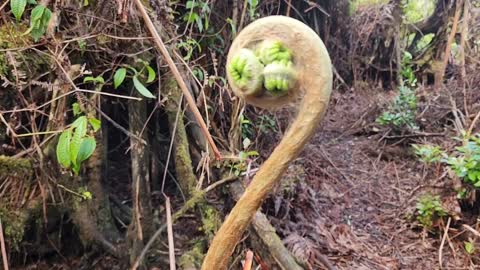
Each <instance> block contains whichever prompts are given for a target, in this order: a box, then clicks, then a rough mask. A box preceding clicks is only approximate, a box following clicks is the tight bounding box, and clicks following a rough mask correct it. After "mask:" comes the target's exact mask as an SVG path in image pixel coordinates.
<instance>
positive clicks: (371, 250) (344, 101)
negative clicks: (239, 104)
mask: <svg viewBox="0 0 480 270" xmlns="http://www.w3.org/2000/svg"><path fill="white" fill-rule="evenodd" d="M392 92H393V91H385V90H383V89H368V91H367V90H351V91H347V92H343V93H340V92H335V93H334V94H333V96H332V99H331V102H330V106H329V109H328V112H327V115H326V117H325V119H324V120H323V122H322V124H321V126H320V127H319V129H318V131H317V133H316V135H315V136H314V137H313V139H312V140H311V142H310V143H309V144H308V145H307V146H306V148H305V151H304V152H303V154H302V155H301V156H300V157H299V158H298V159H297V161H296V162H295V163H294V164H293V165H292V166H291V167H290V169H289V171H288V172H287V174H286V176H285V177H284V181H283V185H282V186H283V188H277V191H276V192H275V194H274V195H272V196H270V198H269V199H268V200H267V201H266V203H264V205H263V210H262V211H263V212H264V213H266V214H267V216H268V217H269V219H270V221H271V222H272V224H273V225H274V227H275V228H276V229H277V232H278V233H279V234H280V236H281V237H282V238H283V239H284V242H285V243H286V245H287V246H288V248H289V249H290V250H293V253H294V254H295V255H296V256H297V257H300V258H302V257H303V258H306V259H307V260H308V261H310V262H312V261H313V262H314V263H313V264H312V265H311V266H312V269H326V268H324V266H323V264H322V263H321V260H320V259H319V258H320V257H322V256H325V257H327V258H328V259H329V260H330V261H331V263H332V264H333V265H334V266H335V267H337V269H339V270H342V269H345V270H377V269H378V270H387V269H388V270H396V269H408V270H416V269H419V270H420V269H422V270H424V269H428V270H429V269H440V268H441V266H440V263H439V260H440V258H439V257H441V261H442V267H443V268H442V269H457V270H460V269H472V268H468V267H466V266H467V265H471V261H470V259H471V258H470V257H469V256H468V255H467V254H466V253H465V251H464V248H463V240H465V239H462V238H461V237H460V236H459V235H461V233H458V232H460V230H459V229H457V228H456V221H453V220H452V221H451V225H450V229H449V234H448V235H449V237H446V239H445V241H444V242H443V244H442V238H443V236H444V228H445V226H447V225H446V224H445V223H442V224H440V225H439V226H438V227H436V228H435V229H434V230H432V231H430V232H427V231H425V230H423V228H422V227H421V226H420V224H419V223H418V221H417V220H416V219H415V211H416V208H415V207H416V202H417V199H418V198H419V196H421V195H422V194H425V193H427V192H431V193H434V194H437V193H442V192H443V193H445V192H446V193H447V194H442V202H445V201H447V204H449V202H448V201H449V200H448V198H451V200H450V205H443V206H444V207H445V208H447V209H454V211H453V212H455V211H457V212H459V211H460V210H459V209H458V208H459V206H458V203H456V202H457V200H456V198H455V195H456V194H455V193H454V192H453V193H451V194H448V192H449V191H448V190H452V189H451V188H450V187H451V186H452V182H453V180H452V178H450V177H449V176H448V175H447V174H443V173H439V170H435V169H433V170H432V169H429V168H426V167H425V165H424V164H423V163H421V162H420V161H419V160H418V158H417V157H416V156H415V155H414V154H413V152H412V148H411V143H415V142H423V141H425V140H427V141H434V142H439V141H442V140H445V138H446V136H447V133H448V131H446V133H445V134H444V135H442V136H437V133H435V132H431V133H420V135H418V134H417V135H418V136H417V135H414V136H412V134H407V135H393V134H391V133H389V132H388V131H387V130H386V129H385V128H381V127H379V126H377V125H376V124H375V119H376V117H378V115H379V114H380V113H381V112H382V111H383V110H384V109H385V106H386V105H385V104H387V103H388V102H390V101H391V100H392V95H393V94H394V93H392ZM277 116H279V117H282V116H285V115H284V114H282V113H280V114H278V115H277ZM426 117H427V119H430V117H431V115H428V116H426ZM281 121H282V122H283V120H281ZM432 121H433V120H432ZM427 131H429V132H430V131H432V129H431V128H430V129H427ZM435 131H438V129H436V130H435ZM425 132H426V131H425ZM450 133H451V132H450ZM450 135H451V134H448V136H450ZM275 136H276V137H277V139H279V138H280V137H281V135H280V134H277V135H275ZM263 140H264V141H269V142H268V143H266V145H264V146H262V147H261V148H264V149H262V150H260V151H261V152H262V153H266V152H268V151H269V150H268V149H267V148H271V147H274V146H275V144H276V143H274V141H276V140H266V139H263ZM118 143H119V144H122V143H121V142H118ZM123 143H125V142H123ZM127 144H128V143H127ZM120 148H121V147H119V149H120ZM119 149H116V150H115V151H114V152H112V153H111V155H112V156H110V157H109V160H111V164H110V166H113V167H115V171H116V172H117V174H116V175H115V177H113V176H112V177H113V178H111V179H110V182H109V183H107V184H108V185H111V187H110V188H112V189H115V190H114V191H113V193H114V194H116V195H117V196H118V197H119V198H120V199H128V197H129V190H123V189H120V190H117V188H118V187H120V186H122V187H128V186H129V185H128V179H129V172H128V171H129V170H128V168H127V167H125V166H124V167H122V166H120V165H119V164H125V162H126V161H125V160H124V159H125V156H124V155H119V153H120V152H122V151H123V150H121V149H120V150H119ZM270 150H271V149H270ZM118 151H120V152H118ZM117 152H118V153H117ZM115 153H116V154H115ZM115 157H116V158H115ZM116 159H119V160H116ZM116 165H118V166H116ZM120 176H122V177H120ZM292 179H294V181H295V183H293V185H292V184H291V183H289V182H290V181H289V180H292ZM125 181H126V182H125ZM121 182H125V183H122V184H120V183H121ZM115 187H117V188H115ZM285 187H286V188H285ZM111 192H112V191H111ZM172 192H174V191H172ZM445 198H447V199H445ZM187 219H188V218H187ZM191 221H192V222H194V221H193V220H191ZM190 225H191V226H186V223H184V222H182V223H181V224H175V225H174V231H175V232H176V236H177V237H176V241H177V240H178V241H177V244H180V245H178V248H179V249H181V250H183V248H185V250H186V249H187V248H188V246H185V247H182V246H181V243H187V242H188V241H186V239H185V237H186V235H188V237H190V238H191V237H192V232H193V231H195V228H197V226H198V224H196V223H195V222H194V224H190ZM457 227H458V226H457ZM440 228H441V229H440ZM187 240H188V239H187ZM247 245H248V243H247ZM176 247H177V246H176ZM439 250H441V255H440V252H439ZM165 252H166V251H165ZM165 254H166V253H164V254H163V255H162V256H160V257H164V258H162V259H160V261H161V262H160V261H159V263H161V264H162V265H164V266H166V265H167V264H166V263H167V256H166V255H165ZM86 255H87V256H86V257H89V256H88V254H86ZM84 257H85V256H84ZM92 258H94V259H93V261H90V260H91V259H92ZM312 258H316V259H312ZM87 260H88V262H86V261H85V258H69V259H68V262H63V263H62V262H58V263H54V264H51V263H45V264H43V263H36V264H33V265H30V266H28V267H24V268H17V269H29V270H34V269H35V270H40V269H41V270H43V269H62V270H63V269H122V266H120V265H119V264H118V262H117V260H115V259H113V258H112V257H110V256H108V255H102V256H99V257H98V256H93V257H91V258H90V259H87ZM80 265H81V266H82V267H80ZM85 265H88V267H87V268H85ZM77 266H79V267H77ZM72 267H73V268H72ZM272 269H274V268H272Z"/></svg>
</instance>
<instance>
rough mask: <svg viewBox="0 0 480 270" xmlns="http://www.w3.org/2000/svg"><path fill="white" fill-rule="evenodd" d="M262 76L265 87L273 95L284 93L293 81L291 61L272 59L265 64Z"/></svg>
mask: <svg viewBox="0 0 480 270" xmlns="http://www.w3.org/2000/svg"><path fill="white" fill-rule="evenodd" d="M263 76H264V78H265V82H264V86H265V89H267V91H268V93H270V94H271V95H274V96H279V95H280V96H281V95H284V94H286V93H287V91H288V90H289V89H290V88H291V87H292V86H293V84H294V83H295V71H294V68H293V63H292V62H291V61H288V60H281V61H274V62H272V63H270V64H268V65H266V66H265V68H264V70H263Z"/></svg>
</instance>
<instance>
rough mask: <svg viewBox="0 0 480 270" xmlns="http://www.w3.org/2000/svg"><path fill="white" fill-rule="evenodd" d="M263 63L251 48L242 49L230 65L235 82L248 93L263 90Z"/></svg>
mask: <svg viewBox="0 0 480 270" xmlns="http://www.w3.org/2000/svg"><path fill="white" fill-rule="evenodd" d="M262 71H263V65H262V63H260V61H259V60H258V58H257V57H256V56H255V54H254V53H253V52H252V51H251V50H249V49H241V50H240V51H239V53H238V54H237V55H235V57H234V58H233V59H232V61H231V63H230V65H229V66H228V72H229V73H230V76H231V77H232V78H233V83H234V84H235V85H236V86H237V87H238V88H239V89H241V90H242V91H243V92H244V93H245V94H246V95H252V94H256V93H257V92H259V91H260V90H262V83H263V75H262Z"/></svg>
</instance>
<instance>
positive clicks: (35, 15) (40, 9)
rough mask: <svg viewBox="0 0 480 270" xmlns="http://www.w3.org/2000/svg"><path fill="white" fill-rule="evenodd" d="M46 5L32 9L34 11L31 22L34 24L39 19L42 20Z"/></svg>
mask: <svg viewBox="0 0 480 270" xmlns="http://www.w3.org/2000/svg"><path fill="white" fill-rule="evenodd" d="M45 9H46V7H45V6H43V5H38V6H36V7H34V8H33V9H32V13H31V15H30V22H31V23H32V24H33V23H35V22H37V21H40V19H41V18H42V16H43V12H44V11H45Z"/></svg>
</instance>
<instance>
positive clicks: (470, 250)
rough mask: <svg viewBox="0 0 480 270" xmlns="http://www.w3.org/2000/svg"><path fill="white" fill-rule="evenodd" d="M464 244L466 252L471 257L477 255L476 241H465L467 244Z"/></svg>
mask: <svg viewBox="0 0 480 270" xmlns="http://www.w3.org/2000/svg"><path fill="white" fill-rule="evenodd" d="M463 244H464V247H465V251H466V252H467V253H468V254H469V255H473V253H475V242H474V241H472V240H469V241H465V242H463Z"/></svg>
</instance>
